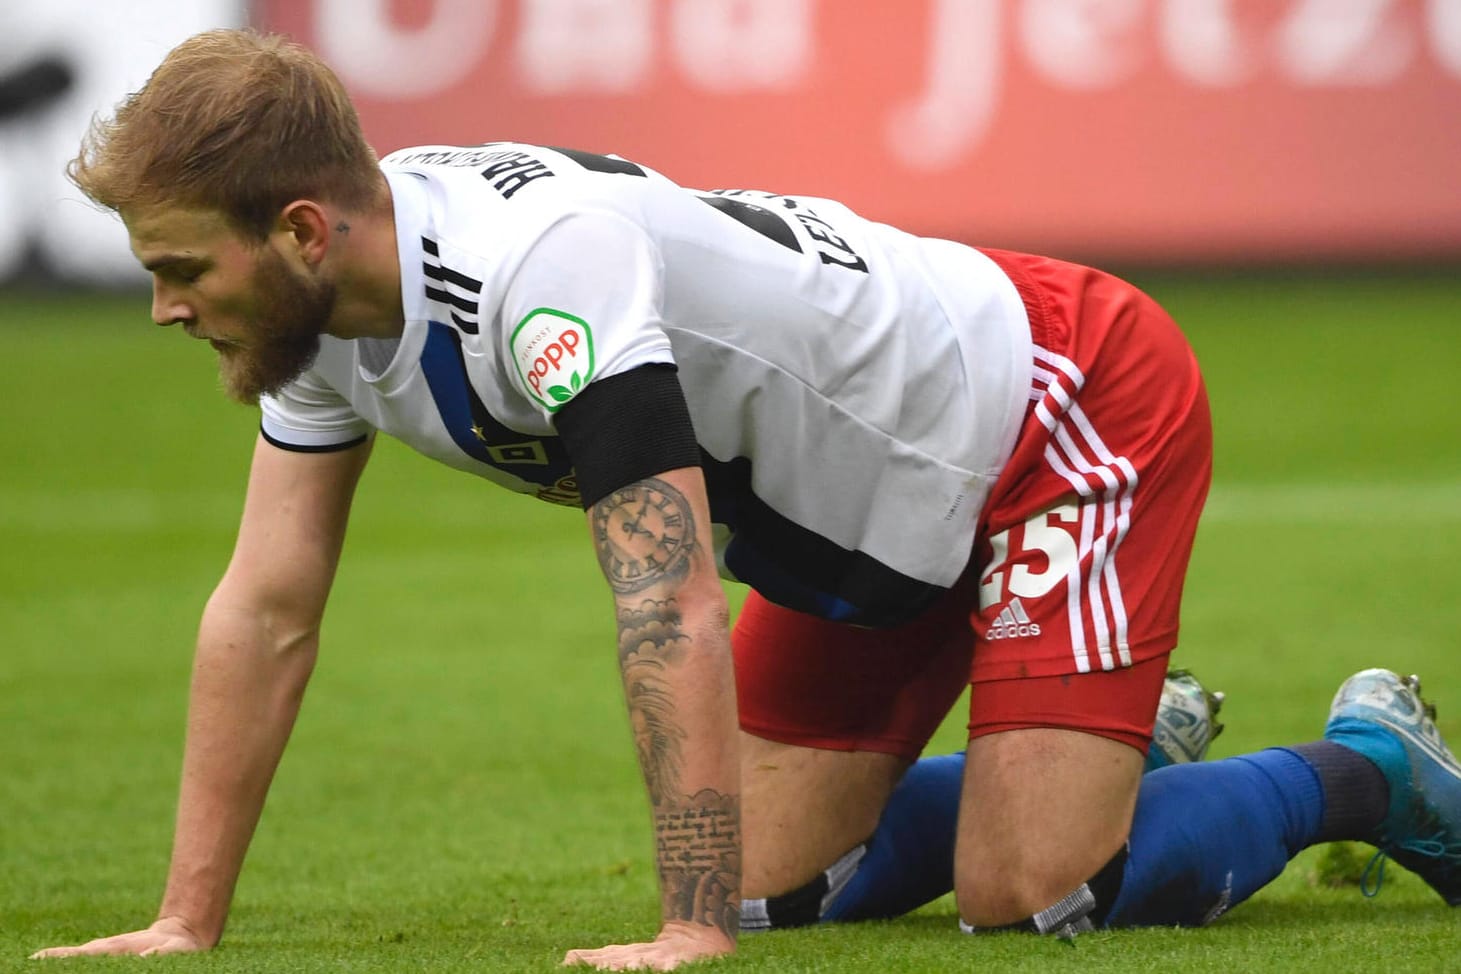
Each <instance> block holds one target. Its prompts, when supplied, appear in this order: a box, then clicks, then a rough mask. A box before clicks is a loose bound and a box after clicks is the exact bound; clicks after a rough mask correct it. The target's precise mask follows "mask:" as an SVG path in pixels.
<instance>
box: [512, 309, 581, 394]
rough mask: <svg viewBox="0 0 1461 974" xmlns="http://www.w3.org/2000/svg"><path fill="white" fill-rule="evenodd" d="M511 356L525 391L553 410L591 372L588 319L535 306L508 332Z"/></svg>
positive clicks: (574, 391)
mask: <svg viewBox="0 0 1461 974" xmlns="http://www.w3.org/2000/svg"><path fill="white" fill-rule="evenodd" d="M511 344H512V357H513V361H515V362H516V363H517V372H518V375H520V376H522V380H523V382H524V383H526V384H527V387H528V392H529V393H531V394H532V397H533V398H534V399H536V400H537V401H538V402H539V404H541V405H542V407H543V408H544V409H546V410H548V412H550V413H551V412H556V411H557V410H558V409H560V408H561V407H562V406H563V404H564V403H566V402H568V401H569V400H570V399H572V398H573V397H574V396H576V395H578V393H579V391H580V390H581V389H583V387H584V386H586V385H588V383H589V380H590V379H592V378H593V374H594V338H593V332H591V331H590V330H589V327H588V322H586V321H584V320H583V319H582V318H576V317H574V316H573V315H571V314H568V313H567V312H566V311H558V310H556V309H554V308H538V309H537V310H535V311H531V312H529V313H528V315H527V317H525V318H523V320H522V321H521V322H519V323H518V326H517V329H516V330H514V331H513V333H512V343H511Z"/></svg>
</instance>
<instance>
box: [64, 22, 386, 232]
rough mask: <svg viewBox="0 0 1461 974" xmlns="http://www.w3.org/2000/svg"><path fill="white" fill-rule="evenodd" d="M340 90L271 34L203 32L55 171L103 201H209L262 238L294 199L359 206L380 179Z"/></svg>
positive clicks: (300, 50) (306, 56) (331, 77)
mask: <svg viewBox="0 0 1461 974" xmlns="http://www.w3.org/2000/svg"><path fill="white" fill-rule="evenodd" d="M376 162H377V160H376V156H375V152H374V151H373V150H372V149H371V147H370V146H369V145H368V144H367V143H366V141H365V135H364V133H363V132H362V131H361V128H360V120H359V118H358V117H357V115H356V114H355V108H354V106H353V105H352V104H351V102H350V97H349V95H348V94H346V92H345V88H344V86H343V85H342V84H341V83H340V79H339V78H337V77H336V76H335V74H334V72H333V71H331V70H330V69H329V67H328V66H327V65H326V64H325V63H324V62H323V61H321V60H320V59H319V58H318V57H317V56H316V55H315V54H313V53H312V52H310V51H309V50H307V49H305V48H304V47H301V46H300V45H298V44H295V43H292V42H290V41H288V40H286V39H285V38H283V37H279V36H277V35H266V34H260V33H258V32H256V31H253V30H246V29H245V30H213V31H208V32H206V33H202V34H198V35H196V36H194V37H192V38H189V39H188V40H186V41H184V42H183V43H182V44H180V45H178V46H177V47H176V48H174V49H173V50H172V51H171V52H170V53H169V54H168V55H167V57H166V58H164V59H163V61H162V63H161V64H160V65H159V66H158V67H157V70H155V71H154V72H153V73H152V76H151V77H150V78H148V80H147V83H146V84H145V85H143V86H142V88H141V90H139V91H136V92H133V93H132V94H131V95H129V96H128V97H127V99H126V100H125V101H123V102H122V103H121V105H119V106H118V108H117V111H116V114H115V115H114V116H112V117H111V118H96V119H94V120H93V121H92V124H91V129H90V131H89V132H88V133H87V134H86V136H85V138H83V139H82V142H81V151H80V153H79V154H78V155H77V156H76V158H75V159H73V160H71V162H70V163H69V164H68V165H67V167H66V174H67V176H69V177H70V178H71V181H72V182H74V183H75V184H76V185H77V186H78V187H79V188H80V189H81V191H82V192H83V193H85V194H86V195H87V196H89V197H90V198H91V199H92V200H93V201H95V202H96V203H98V204H100V205H101V206H104V207H107V208H108V209H112V210H119V211H120V210H125V209H129V208H134V207H147V206H153V205H182V206H193V207H201V208H207V209H213V210H217V211H219V212H221V213H223V214H224V215H225V216H226V217H227V218H228V219H229V220H230V221H231V222H232V223H233V224H234V226H235V227H236V228H237V229H238V230H239V231H241V232H242V233H244V234H246V235H248V236H251V237H253V238H255V239H259V240H262V239H263V238H264V237H266V236H268V234H269V232H270V230H271V228H272V226H273V223H274V220H275V219H276V218H277V217H278V215H279V211H280V210H281V209H282V208H283V207H284V206H285V205H286V204H288V203H289V202H291V201H292V200H296V199H302V198H303V199H314V200H329V201H331V202H334V203H336V204H338V205H340V206H343V207H345V208H347V209H356V210H360V209H367V208H369V207H371V206H372V205H374V204H376V203H378V202H379V201H380V199H381V196H382V192H383V189H384V183H383V178H382V176H381V173H380V170H379V168H378V167H377V165H376Z"/></svg>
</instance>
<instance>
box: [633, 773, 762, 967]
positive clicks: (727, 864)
mask: <svg viewBox="0 0 1461 974" xmlns="http://www.w3.org/2000/svg"><path fill="white" fill-rule="evenodd" d="M654 819H655V830H656V832H657V833H658V835H659V850H658V852H659V856H658V858H659V877H660V895H661V897H662V898H663V904H664V916H665V919H666V920H689V921H691V922H693V923H707V924H709V925H711V926H713V927H718V928H719V929H720V930H721V931H722V932H723V933H725V935H726V936H727V937H730V938H731V939H732V940H734V939H736V933H737V932H738V931H739V930H740V924H741V902H740V888H741V856H740V849H741V802H740V799H739V798H738V797H737V796H735V795H723V794H721V793H720V792H718V791H712V790H711V789H708V788H707V789H705V790H704V791H701V792H699V793H698V794H695V795H692V796H689V797H688V798H682V799H680V800H679V801H678V802H672V803H668V804H665V805H659V804H656V805H655V809H654Z"/></svg>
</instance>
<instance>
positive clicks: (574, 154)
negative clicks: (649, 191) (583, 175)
mask: <svg viewBox="0 0 1461 974" xmlns="http://www.w3.org/2000/svg"><path fill="white" fill-rule="evenodd" d="M543 148H545V149H552V150H553V151H554V152H558V153H561V154H563V155H565V156H567V157H568V158H570V159H572V160H573V161H574V162H576V163H578V164H579V165H580V166H582V167H583V168H585V169H587V170H588V171H590V172H602V173H611V174H617V175H620V176H643V175H644V170H643V169H641V168H639V167H638V166H636V165H635V164H634V163H632V162H630V161H629V160H628V159H620V158H619V157H618V156H601V155H599V154H598V153H597V152H584V151H583V150H582V149H563V148H560V147H558V146H556V145H547V146H544V147H543Z"/></svg>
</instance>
